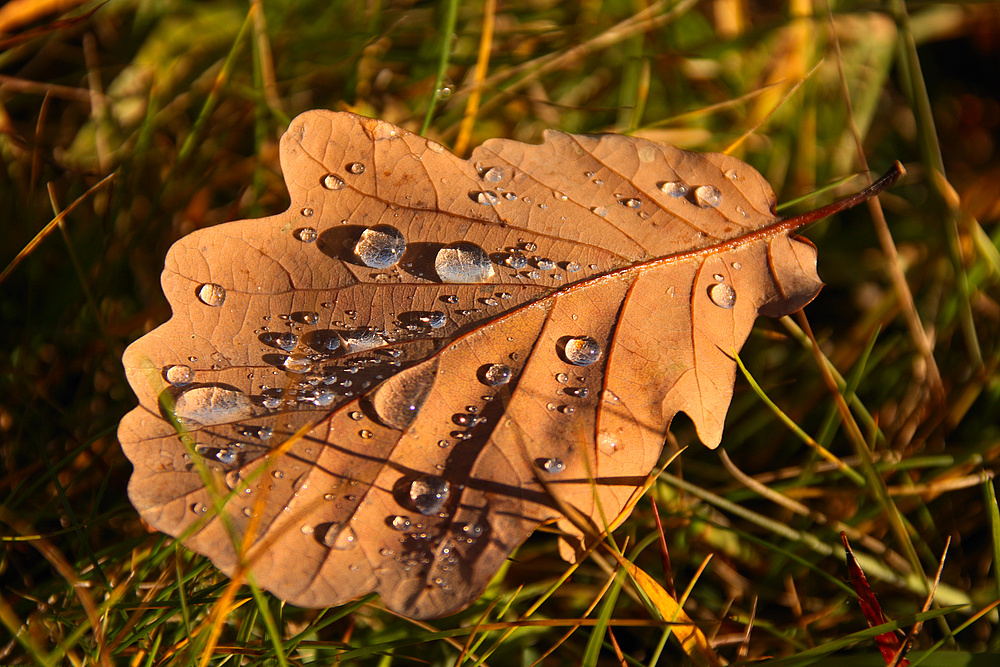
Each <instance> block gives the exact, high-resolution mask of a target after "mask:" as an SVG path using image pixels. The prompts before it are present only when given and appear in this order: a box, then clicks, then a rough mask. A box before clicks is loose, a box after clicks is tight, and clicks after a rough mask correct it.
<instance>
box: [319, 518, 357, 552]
mask: <svg viewBox="0 0 1000 667" xmlns="http://www.w3.org/2000/svg"><path fill="white" fill-rule="evenodd" d="M357 543H358V536H357V534H356V533H355V532H354V529H353V528H351V526H350V525H348V524H342V523H331V524H330V526H329V527H328V528H327V529H326V532H325V533H323V544H324V546H328V547H330V548H331V549H337V550H338V551H344V550H346V549H353V548H354V547H355V546H356V545H357Z"/></svg>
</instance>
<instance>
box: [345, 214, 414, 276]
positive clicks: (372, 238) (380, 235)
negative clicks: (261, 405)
mask: <svg viewBox="0 0 1000 667" xmlns="http://www.w3.org/2000/svg"><path fill="white" fill-rule="evenodd" d="M404 252H406V239H405V238H404V237H403V234H402V233H401V232H400V231H399V230H398V229H396V228H395V227H392V226H390V225H376V226H374V227H370V228H369V229H366V230H365V231H363V232H361V237H360V238H359V239H358V242H357V243H356V244H355V245H354V254H355V255H356V256H357V258H358V259H360V260H361V261H362V262H363V263H364V265H365V266H367V267H369V268H372V269H388V268H389V267H390V266H394V265H395V264H396V263H397V262H399V260H400V259H401V258H402V257H403V253H404Z"/></svg>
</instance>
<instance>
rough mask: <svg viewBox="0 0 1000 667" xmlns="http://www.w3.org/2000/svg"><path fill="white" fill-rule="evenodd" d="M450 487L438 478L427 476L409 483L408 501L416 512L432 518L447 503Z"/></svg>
mask: <svg viewBox="0 0 1000 667" xmlns="http://www.w3.org/2000/svg"><path fill="white" fill-rule="evenodd" d="M450 489H451V485H450V484H448V482H447V481H446V480H443V479H441V478H440V477H435V476H432V475H428V476H426V477H420V478H418V479H415V480H413V482H411V483H410V500H412V501H413V506H414V507H415V508H416V509H417V511H418V512H420V513H421V514H423V515H424V516H432V515H434V514H437V513H438V512H440V511H441V508H443V507H444V504H445V503H446V502H448V495H449V492H450Z"/></svg>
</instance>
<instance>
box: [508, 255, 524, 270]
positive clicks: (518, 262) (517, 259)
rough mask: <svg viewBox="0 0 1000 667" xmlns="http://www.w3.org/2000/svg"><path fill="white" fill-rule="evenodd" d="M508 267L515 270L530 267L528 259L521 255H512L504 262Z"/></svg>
mask: <svg viewBox="0 0 1000 667" xmlns="http://www.w3.org/2000/svg"><path fill="white" fill-rule="evenodd" d="M503 263H504V264H506V265H507V266H509V267H510V268H512V269H515V270H521V269H523V268H524V267H526V266H527V265H528V258H527V257H525V256H524V255H520V254H517V253H515V254H511V255H509V256H508V257H507V259H505V260H504V262H503Z"/></svg>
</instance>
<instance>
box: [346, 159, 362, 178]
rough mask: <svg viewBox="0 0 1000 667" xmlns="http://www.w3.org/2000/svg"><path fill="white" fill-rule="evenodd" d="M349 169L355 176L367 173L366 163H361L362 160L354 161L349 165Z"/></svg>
mask: <svg viewBox="0 0 1000 667" xmlns="http://www.w3.org/2000/svg"><path fill="white" fill-rule="evenodd" d="M347 171H349V172H351V173H352V174H354V175H355V176H358V175H361V174H363V173H365V165H363V164H361V163H360V162H352V163H351V164H349V165H347Z"/></svg>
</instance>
